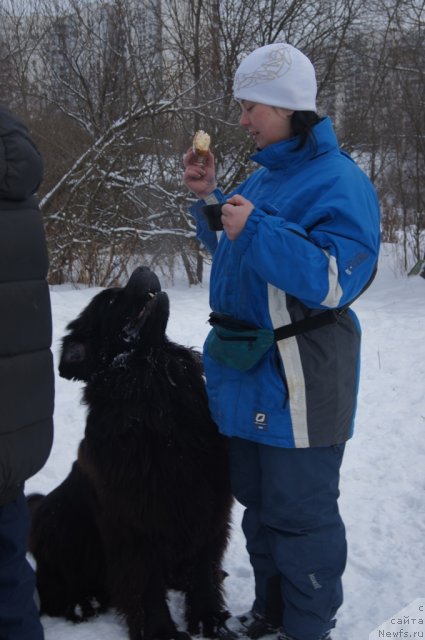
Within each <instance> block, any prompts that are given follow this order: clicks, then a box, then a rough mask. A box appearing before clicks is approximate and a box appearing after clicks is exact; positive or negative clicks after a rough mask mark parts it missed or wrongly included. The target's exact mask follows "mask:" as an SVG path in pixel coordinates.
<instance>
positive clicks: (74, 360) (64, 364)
mask: <svg viewBox="0 0 425 640" xmlns="http://www.w3.org/2000/svg"><path fill="white" fill-rule="evenodd" d="M86 355H87V354H86V345H85V343H84V342H82V341H78V340H76V339H75V338H74V337H73V336H72V335H70V336H65V338H64V339H63V340H62V350H61V357H60V362H59V375H60V376H61V377H62V378H67V379H68V380H82V381H84V382H86V381H87V380H88V375H89V374H88V370H87V358H86Z"/></svg>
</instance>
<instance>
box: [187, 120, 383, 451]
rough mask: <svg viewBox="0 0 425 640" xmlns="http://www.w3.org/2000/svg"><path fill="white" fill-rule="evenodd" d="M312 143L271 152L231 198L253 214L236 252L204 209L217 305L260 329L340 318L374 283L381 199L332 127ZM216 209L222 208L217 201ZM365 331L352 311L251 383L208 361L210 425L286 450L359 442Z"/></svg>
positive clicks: (294, 341) (296, 344)
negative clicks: (355, 434)
mask: <svg viewBox="0 0 425 640" xmlns="http://www.w3.org/2000/svg"><path fill="white" fill-rule="evenodd" d="M314 135H315V143H313V142H312V141H311V140H310V141H309V142H308V143H307V144H306V145H305V146H304V147H303V148H302V149H300V150H296V146H297V145H298V142H299V140H298V138H292V139H290V140H286V141H282V142H278V143H275V144H273V145H270V146H268V147H266V148H265V149H263V150H261V151H259V152H258V153H256V154H255V155H253V156H252V159H253V160H254V161H255V162H257V163H258V164H260V165H262V166H261V168H260V169H258V170H257V171H256V172H254V173H253V174H252V175H251V176H250V177H249V178H248V179H247V180H246V181H245V182H243V183H242V184H241V185H240V186H239V187H238V189H237V190H236V191H235V192H234V193H240V194H241V195H243V196H244V197H246V198H247V199H249V200H250V201H251V202H252V203H253V204H254V206H255V208H254V210H253V211H252V213H251V215H250V216H249V218H248V219H247V222H246V224H245V227H244V229H243V231H242V232H241V233H240V235H239V236H238V237H237V238H236V239H235V240H233V241H230V240H228V238H227V236H226V235H225V233H223V232H219V233H218V234H217V233H216V232H211V231H209V230H208V227H207V225H206V221H205V219H204V217H203V215H202V213H201V208H202V205H203V204H204V201H202V200H201V201H199V202H198V203H196V204H195V205H194V206H193V207H192V209H191V212H192V214H193V215H194V216H195V217H196V218H197V230H198V237H199V238H200V239H201V241H202V242H203V243H204V244H205V245H206V246H207V247H208V248H209V249H210V250H211V251H212V253H213V264H212V270H211V281H210V305H211V308H212V309H213V310H214V311H217V312H221V313H225V314H227V315H230V316H232V317H234V318H237V319H239V320H244V321H247V322H249V323H251V324H255V325H256V326H258V327H263V328H277V327H280V326H283V325H288V324H290V323H293V322H295V321H298V320H302V319H304V318H309V317H311V316H314V315H317V314H318V313H321V312H322V311H323V310H326V309H341V307H344V306H345V305H347V304H348V303H349V302H350V301H351V300H353V299H354V298H356V297H357V296H358V295H359V293H360V292H361V291H362V289H363V288H364V287H365V285H366V284H367V283H368V281H370V278H371V276H372V274H373V273H374V270H375V267H376V263H377V258H378V251H379V235H380V227H379V221H380V215H379V205H378V201H377V196H376V193H375V190H374V188H373V186H372V184H371V182H370V181H369V179H368V178H367V176H366V175H365V174H364V173H363V171H362V170H361V169H360V168H359V167H358V166H357V165H356V164H355V162H354V161H353V160H352V159H351V158H350V157H349V156H348V155H347V154H346V153H344V152H343V151H341V150H340V149H339V146H338V143H337V140H336V137H335V134H334V131H333V128H332V124H331V121H330V120H329V118H325V119H323V120H321V122H320V123H318V124H317V125H316V126H315V127H314ZM215 195H216V196H217V198H218V200H219V201H223V200H225V199H226V198H225V197H224V196H223V194H222V193H221V192H220V190H218V189H217V190H216V191H215ZM359 355H360V327H359V323H358V320H357V318H356V316H355V314H354V312H353V311H352V310H351V309H350V310H348V311H347V312H344V313H341V314H340V316H339V320H338V322H337V323H335V324H329V325H326V326H323V327H321V328H316V329H314V330H311V331H307V332H304V333H302V334H301V335H297V336H293V337H290V338H286V339H284V340H280V341H279V342H277V343H275V345H274V346H272V347H271V348H270V349H269V351H268V352H267V353H266V354H265V355H264V356H263V357H262V358H261V360H260V361H259V362H258V364H256V365H255V366H254V367H253V368H252V369H250V370H249V371H239V370H237V369H234V368H232V367H228V366H224V365H221V364H219V363H217V362H216V361H215V360H213V359H212V358H211V357H209V355H208V354H207V353H206V350H205V349H204V365H205V371H206V376H207V388H208V395H209V402H210V408H211V412H212V415H213V417H214V419H215V421H216V422H217V424H218V425H219V428H220V431H221V432H222V433H223V434H225V435H227V436H238V437H241V438H247V439H249V440H253V441H257V442H261V443H264V444H270V445H274V446H281V447H311V446H327V445H332V444H338V443H342V442H345V441H346V440H347V439H348V438H350V437H351V435H352V431H353V421H354V415H355V408H356V396H357V389H358V376H359Z"/></svg>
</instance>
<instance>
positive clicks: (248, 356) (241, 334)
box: [206, 306, 348, 371]
mask: <svg viewBox="0 0 425 640" xmlns="http://www.w3.org/2000/svg"><path fill="white" fill-rule="evenodd" d="M347 308H348V306H347V307H344V308H342V309H329V310H327V311H321V312H319V313H317V314H315V315H312V316H311V317H308V318H304V319H303V320H298V321H296V322H292V323H291V324H288V325H284V326H282V327H278V328H277V329H260V328H259V327H256V326H254V325H252V324H249V323H247V322H243V321H242V320H236V318H232V317H231V316H227V315H225V314H223V313H216V312H215V311H213V312H212V313H211V314H210V317H209V323H210V324H211V325H212V327H213V328H212V329H211V331H210V332H209V334H208V336H207V341H206V352H207V354H208V355H209V356H210V357H211V358H213V360H216V362H219V363H220V364H224V365H226V367H231V368H232V369H239V371H248V370H249V369H252V367H254V366H255V365H256V364H257V362H259V360H261V358H262V357H263V355H264V354H265V353H267V351H268V350H269V349H270V347H272V346H273V344H274V343H275V342H278V341H279V340H284V339H285V338H291V337H293V336H297V335H300V334H301V333H306V332H307V331H312V330H313V329H319V328H320V327H323V326H324V325H327V324H334V323H336V322H338V320H339V318H340V317H341V315H342V314H343V313H344V312H345V311H346V309H347Z"/></svg>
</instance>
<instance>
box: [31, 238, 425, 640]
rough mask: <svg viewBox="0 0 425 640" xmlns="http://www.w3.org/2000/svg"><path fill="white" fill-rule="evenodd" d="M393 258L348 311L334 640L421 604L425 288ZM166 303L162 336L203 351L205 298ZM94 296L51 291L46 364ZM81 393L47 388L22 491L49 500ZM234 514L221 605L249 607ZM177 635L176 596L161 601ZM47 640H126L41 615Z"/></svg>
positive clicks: (76, 423)
mask: <svg viewBox="0 0 425 640" xmlns="http://www.w3.org/2000/svg"><path fill="white" fill-rule="evenodd" d="M394 255H395V254H394V252H393V248H392V247H391V246H388V245H386V246H384V247H383V249H382V253H381V259H380V269H379V271H378V275H377V277H376V280H375V282H374V283H373V285H372V286H371V288H370V289H369V290H368V291H367V292H366V293H365V294H364V295H363V296H362V297H361V298H360V299H359V300H357V301H356V302H355V304H354V308H355V309H356V312H357V313H358V316H359V318H360V321H361V324H362V327H363V351H362V379H361V385H360V393H359V402H358V413H357V420H356V431H355V435H354V438H353V439H352V440H351V441H350V443H349V444H348V445H347V448H346V454H345V459H344V462H343V467H342V474H341V498H340V509H341V513H342V515H343V518H344V520H345V524H346V528H347V538H348V545H349V559H348V565H347V569H346V572H345V575H344V588H345V602H344V604H343V606H342V608H341V609H340V611H339V615H338V624H337V627H336V630H335V631H334V633H333V636H332V637H333V640H354V639H355V640H367V638H368V637H369V634H370V632H371V631H372V630H373V629H374V628H376V627H377V626H378V625H380V624H381V623H382V622H383V621H384V620H386V619H387V618H389V617H391V616H393V615H394V614H395V613H396V612H398V611H400V610H401V609H402V608H403V607H405V606H407V605H409V603H411V602H412V601H413V600H415V599H416V598H419V597H423V596H424V595H425V587H424V584H423V582H424V573H423V558H424V557H425V501H424V489H425V476H424V469H425V437H424V434H425V340H424V338H425V280H424V279H423V278H420V277H419V276H416V277H411V278H408V277H406V276H401V275H399V274H398V273H397V269H396V268H395V266H394V264H395V258H394ZM164 288H165V289H166V291H167V292H168V294H169V297H170V302H171V316H170V322H169V325H168V335H169V337H170V338H171V339H173V340H175V341H177V342H180V343H182V344H186V345H190V346H195V347H198V348H201V345H202V343H203V340H204V338H205V336H206V334H207V332H208V328H209V325H208V324H207V322H206V320H207V318H208V314H209V305H208V287H207V285H204V286H199V287H190V288H189V287H187V286H185V285H184V284H175V285H173V286H170V287H169V288H167V287H164ZM99 290H100V289H87V288H81V289H75V288H72V287H71V286H57V287H52V289H51V297H52V307H53V320H54V345H53V347H54V353H55V361H56V368H57V353H58V350H59V347H60V339H61V337H62V336H63V335H64V333H65V327H66V325H67V323H68V322H69V321H70V320H72V319H73V318H74V317H75V316H76V315H77V313H79V311H80V310H81V309H82V308H83V307H84V306H85V305H86V304H87V303H88V301H89V300H90V299H91V298H92V296H93V295H94V294H96V293H97V292H98V291H99ZM80 398H81V385H80V384H79V383H76V382H70V381H67V380H63V379H61V378H59V377H57V380H56V409H55V440H54V445H53V449H52V452H51V455H50V458H49V460H48V462H47V463H46V465H45V467H44V468H43V469H42V470H41V471H40V472H39V473H38V474H37V475H36V476H34V477H33V478H31V479H30V480H29V481H28V483H27V492H31V491H41V492H47V491H50V490H51V489H53V488H54V487H55V486H57V485H58V484H59V483H60V482H61V481H62V480H63V478H64V477H65V476H66V475H67V474H68V472H69V470H70V467H71V463H72V461H73V459H74V457H75V455H76V450H77V445H78V442H79V440H80V439H81V437H82V436H83V431H84V420H85V408H84V406H83V405H82V404H81V401H80ZM241 516H242V508H241V506H240V505H238V504H236V505H235V508H234V513H233V529H232V537H231V540H230V544H229V547H228V550H227V553H226V557H225V569H226V571H227V572H228V573H229V577H228V578H227V579H226V593H227V601H228V606H229V608H230V610H231V611H232V613H235V614H237V613H241V612H243V611H246V610H247V609H249V608H250V605H251V603H252V599H253V578H252V572H251V567H250V564H249V560H248V556H247V553H246V550H245V542H244V538H243V535H242V533H241V529H240V520H241ZM170 604H171V610H172V613H173V616H174V618H175V620H176V621H177V623H178V624H180V625H183V624H184V623H183V614H182V606H183V602H182V596H181V594H178V593H171V594H170ZM42 622H43V625H44V628H45V636H46V640H68V639H69V640H71V639H72V640H98V639H99V638H102V640H127V638H128V636H127V631H126V628H125V626H124V625H123V623H122V622H121V620H120V619H119V618H117V616H116V615H115V613H114V612H113V611H111V612H109V613H107V614H105V615H102V616H100V617H99V618H98V619H95V620H91V621H89V622H86V623H81V624H79V625H74V624H73V623H70V622H67V621H65V620H62V619H59V618H49V617H46V616H44V617H43V618H42Z"/></svg>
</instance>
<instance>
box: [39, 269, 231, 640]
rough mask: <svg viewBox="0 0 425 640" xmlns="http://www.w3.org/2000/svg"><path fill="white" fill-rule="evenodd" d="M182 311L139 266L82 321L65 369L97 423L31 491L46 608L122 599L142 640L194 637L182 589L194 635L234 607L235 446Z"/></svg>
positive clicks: (73, 326)
mask: <svg viewBox="0 0 425 640" xmlns="http://www.w3.org/2000/svg"><path fill="white" fill-rule="evenodd" d="M168 315H169V300H168V297H167V294H166V293H165V292H162V291H161V286H160V283H159V280H158V278H157V277H156V276H155V274H154V273H153V272H152V271H150V270H149V269H148V268H146V267H139V268H138V269H136V270H135V271H134V273H133V274H132V276H131V278H130V280H129V282H128V284H127V285H126V286H125V287H124V288H112V289H105V290H104V291H102V292H100V293H99V294H98V295H96V296H95V297H94V298H93V300H92V301H91V302H90V304H89V305H88V306H87V307H86V308H85V309H84V310H83V312H82V313H81V314H80V316H79V317H78V318H76V319H75V320H74V321H73V322H71V323H70V324H69V325H68V330H69V333H68V335H66V336H65V338H64V339H63V344H62V353H61V361H60V365H59V372H60V375H61V376H63V377H65V378H68V379H75V380H83V381H84V382H85V383H86V385H85V390H84V400H85V403H86V404H87V409H88V411H87V423H86V430H85V436H84V439H83V440H82V441H81V443H80V445H79V450H78V457H77V460H76V461H75V462H74V464H73V467H72V470H71V472H70V474H69V475H68V477H67V478H66V479H65V480H64V481H63V482H62V484H61V485H60V486H58V487H57V488H56V489H55V490H54V491H52V492H51V493H50V494H48V495H47V496H45V497H43V496H32V497H30V498H29V506H30V510H31V512H32V528H31V532H30V541H29V548H30V551H31V552H32V554H33V556H34V558H35V560H36V562H37V587H38V591H39V595H40V600H41V613H44V614H48V615H52V616H64V617H66V618H67V619H71V620H75V621H78V620H84V619H87V618H88V617H90V616H92V615H95V614H96V613H97V612H99V611H104V610H106V609H107V607H108V606H112V607H115V608H116V610H117V611H118V612H119V614H121V615H122V616H123V618H124V619H125V621H126V623H127V625H128V629H129V637H130V638H131V640H140V639H141V638H144V640H151V639H159V640H167V639H170V638H176V639H181V640H182V639H185V638H187V637H188V636H187V634H186V633H184V632H183V631H180V632H179V631H177V629H176V625H175V623H174V621H173V620H172V617H171V615H170V611H169V608H168V606H167V601H166V597H167V591H168V590H169V589H175V590H179V591H182V592H184V594H185V602H186V621H187V631H188V632H189V634H199V633H202V634H203V635H204V636H207V637H215V636H217V635H222V633H221V631H222V630H223V626H222V625H223V621H224V620H225V618H226V617H227V615H228V614H227V612H226V610H225V604H224V597H223V579H224V576H225V573H224V571H223V570H222V568H221V567H222V559H223V554H224V551H225V549H226V545H227V541H228V537H229V521H230V510H231V504H232V498H231V492H230V484H229V475H228V467H227V458H226V449H225V445H224V442H223V440H222V438H221V436H220V435H219V434H218V432H217V427H216V425H215V424H214V422H213V421H212V419H211V417H210V415H209V411H208V405H207V398H206V393H205V388H204V382H203V377H202V367H201V364H200V358H199V355H197V354H196V352H194V351H192V350H191V349H189V348H186V347H183V346H181V345H178V344H175V343H173V342H171V341H170V340H168V339H167V337H166V335H165V331H166V327H167V321H168ZM220 630H221V631H220Z"/></svg>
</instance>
